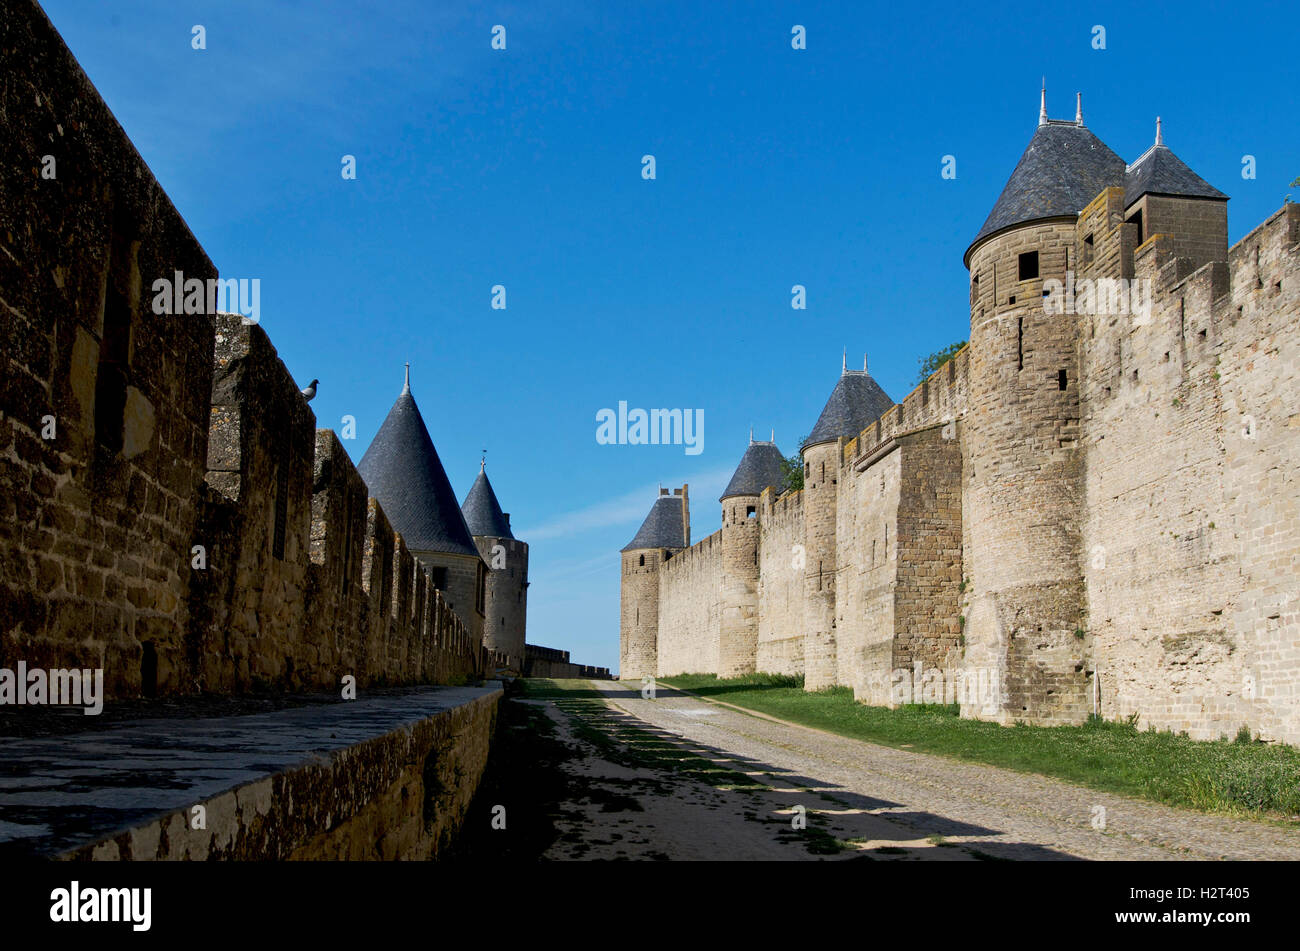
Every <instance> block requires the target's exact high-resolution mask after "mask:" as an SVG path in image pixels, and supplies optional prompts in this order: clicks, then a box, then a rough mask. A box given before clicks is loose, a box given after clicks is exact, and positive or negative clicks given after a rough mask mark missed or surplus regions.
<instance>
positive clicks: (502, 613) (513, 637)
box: [461, 462, 528, 672]
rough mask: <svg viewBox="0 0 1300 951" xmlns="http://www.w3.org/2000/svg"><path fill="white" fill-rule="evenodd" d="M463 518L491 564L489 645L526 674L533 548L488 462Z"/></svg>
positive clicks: (486, 618)
mask: <svg viewBox="0 0 1300 951" xmlns="http://www.w3.org/2000/svg"><path fill="white" fill-rule="evenodd" d="M461 514H463V515H464V516H465V523H466V524H467V525H468V526H469V530H470V533H471V534H472V535H473V536H474V544H475V545H477V546H478V551H479V554H480V555H481V556H482V557H483V560H484V561H485V562H487V566H488V573H487V587H486V592H485V595H484V600H483V644H484V646H485V647H487V648H488V649H489V650H494V651H500V652H501V653H503V654H505V655H506V657H507V658H508V660H507V663H508V664H509V666H510V667H511V668H512V669H514V670H517V671H521V672H522V671H523V669H524V640H525V638H526V633H525V628H526V622H527V614H528V545H527V544H526V543H524V542H521V541H520V540H519V539H517V538H515V536H514V534H513V533H512V532H511V531H510V516H509V514H507V513H505V512H502V511H501V504H500V503H499V502H498V501H497V496H496V493H495V492H494V491H493V490H492V483H491V482H489V481H488V477H487V466H486V463H482V462H481V463H479V471H478V478H477V479H475V480H474V485H473V487H471V488H470V490H469V494H468V495H467V496H465V501H464V503H463V504H462V505H461Z"/></svg>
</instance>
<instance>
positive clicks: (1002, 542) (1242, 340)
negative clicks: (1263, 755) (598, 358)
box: [622, 188, 1300, 743]
mask: <svg viewBox="0 0 1300 951" xmlns="http://www.w3.org/2000/svg"><path fill="white" fill-rule="evenodd" d="M1134 208H1138V209H1139V210H1140V211H1141V213H1142V216H1144V218H1145V221H1146V225H1147V227H1146V230H1145V234H1146V237H1145V240H1141V241H1140V240H1139V239H1140V238H1141V237H1142V236H1143V233H1144V232H1143V230H1142V229H1143V225H1142V224H1141V223H1140V220H1139V221H1135V219H1134V217H1133V209H1134ZM1127 211H1128V214H1129V217H1128V218H1127V219H1126V218H1125V213H1126V209H1125V207H1124V189H1122V188H1106V189H1104V190H1103V191H1102V192H1101V193H1100V194H1099V195H1097V197H1096V199H1095V200H1094V201H1092V202H1091V203H1090V204H1089V205H1088V206H1087V207H1086V208H1084V209H1083V211H1082V212H1081V213H1079V215H1078V216H1077V219H1067V220H1058V221H1051V222H1047V223H1034V224H1032V225H1028V226H1023V227H1019V228H1015V229H1012V230H1010V231H1009V232H1007V233H1005V234H995V235H993V236H992V237H991V238H990V239H989V240H988V241H986V242H985V243H983V244H980V245H979V246H978V247H977V249H976V251H975V252H974V253H973V255H972V259H971V262H970V263H971V301H970V309H971V342H970V344H969V345H968V346H967V347H965V348H963V349H962V350H961V351H960V352H959V353H958V354H957V355H956V356H955V357H954V358H953V359H952V360H950V361H949V362H948V363H946V364H944V365H943V366H942V367H940V368H939V369H938V370H937V371H935V372H934V373H933V374H931V375H930V376H929V378H928V379H926V380H925V381H923V382H922V383H921V384H920V385H919V386H918V387H916V388H915V389H914V390H913V391H912V392H911V393H909V394H908V395H907V396H906V397H905V398H904V399H903V400H902V402H901V403H898V404H896V405H895V406H893V407H892V408H890V409H889V410H888V411H887V412H885V413H884V414H883V415H882V416H881V417H880V418H879V419H878V420H877V421H876V422H874V423H873V424H871V425H870V426H869V427H867V428H866V429H865V430H863V431H862V432H861V433H859V434H858V435H857V436H856V437H855V438H841V439H839V440H838V441H837V442H835V443H828V444H823V445H820V446H816V447H809V450H808V451H807V452H805V454H804V462H805V488H804V489H803V490H799V491H795V492H789V493H785V494H783V495H782V494H778V493H777V492H776V491H775V490H773V489H771V488H769V489H767V490H766V491H765V492H764V493H763V494H762V496H761V497H759V499H758V504H757V506H756V509H757V511H756V516H757V519H758V551H757V562H758V581H757V599H756V600H757V611H756V617H754V618H753V620H752V623H751V624H750V625H749V627H748V636H749V637H750V638H751V639H752V644H753V651H752V655H753V657H754V662H753V664H752V666H751V667H750V668H749V671H759V672H770V673H787V674H803V675H804V677H805V684H806V686H807V688H808V689H816V688H818V687H823V686H829V685H843V686H849V687H852V688H853V689H854V692H855V695H856V696H857V698H858V699H859V700H862V701H864V702H868V703H873V704H882V705H893V704H894V703H895V702H896V700H897V692H896V690H895V689H894V688H896V687H897V685H898V682H899V679H900V678H899V677H898V674H897V672H898V671H900V670H905V671H909V676H908V678H907V680H908V686H909V687H910V686H911V681H912V678H911V676H910V672H911V671H914V670H917V669H918V668H917V665H918V664H919V665H920V666H919V670H920V671H921V672H922V676H921V677H920V678H917V686H919V687H921V688H922V689H921V691H920V692H918V694H917V695H916V696H915V698H914V699H915V700H916V701H917V702H920V701H921V700H922V699H924V700H927V701H930V700H933V701H938V702H960V703H962V710H963V715H965V716H974V717H981V718H986V719H992V720H997V721H999V722H1004V723H1010V722H1014V721H1017V720H1024V721H1026V722H1034V723H1042V724H1053V723H1077V722H1080V721H1081V720H1082V719H1084V718H1085V717H1086V716H1087V715H1089V714H1091V713H1093V712H1096V713H1100V714H1101V715H1102V716H1105V717H1107V718H1117V717H1128V716H1132V715H1136V716H1137V717H1138V720H1139V722H1140V724H1141V725H1143V726H1154V727H1156V728H1158V729H1171V730H1176V731H1184V730H1185V731H1187V732H1188V733H1189V734H1190V735H1191V736H1193V737H1196V738H1202V739H1206V738H1215V737H1218V736H1220V735H1223V734H1227V735H1233V734H1234V733H1235V732H1236V731H1237V730H1238V729H1239V728H1240V727H1241V726H1243V725H1246V726H1249V727H1250V729H1251V730H1252V731H1253V732H1254V733H1256V734H1258V735H1260V736H1262V737H1263V738H1265V739H1270V740H1280V741H1284V742H1290V743H1300V584H1298V583H1297V582H1298V580H1300V467H1297V463H1296V460H1297V459H1300V409H1297V407H1300V330H1298V329H1297V327H1298V326H1300V323H1298V318H1300V260H1298V256H1300V206H1298V205H1290V204H1288V205H1286V206H1284V207H1283V208H1282V209H1281V210H1280V211H1278V212H1277V213H1276V214H1274V215H1272V216H1271V217H1270V218H1269V219H1268V220H1267V221H1265V222H1264V223H1262V224H1261V225H1260V226H1259V227H1257V228H1256V229H1255V230H1254V231H1252V232H1251V233H1250V234H1248V235H1247V236H1246V237H1244V238H1242V239H1241V240H1240V241H1239V242H1237V244H1236V245H1234V246H1233V247H1232V248H1230V249H1229V248H1228V246H1227V241H1226V216H1225V215H1224V213H1223V205H1222V204H1220V203H1207V202H1204V201H1195V200H1183V199H1175V198H1169V197H1165V196H1160V195H1148V196H1146V197H1144V198H1143V199H1142V200H1141V202H1140V203H1139V204H1137V205H1134V206H1131V207H1130V208H1128V209H1127ZM1153 228H1163V229H1166V230H1165V231H1159V232H1155V233H1152V229H1153ZM1031 249H1032V250H1034V251H1037V252H1038V264H1039V273H1038V275H1037V276H1036V277H1034V278H1032V279H1027V280H1019V277H1020V275H1018V274H1017V273H1016V272H1015V269H1016V266H1017V265H1016V262H1017V260H1018V258H1019V255H1021V254H1023V253H1025V252H1026V251H1027V250H1031ZM1067 272H1072V273H1073V274H1074V276H1075V278H1076V280H1078V279H1084V278H1089V277H1092V278H1112V279H1113V278H1123V279H1126V280H1127V279H1134V278H1136V279H1139V280H1147V281H1150V287H1151V289H1152V297H1153V308H1152V311H1151V313H1150V317H1149V319H1140V318H1139V317H1138V316H1137V315H1134V314H1109V315H1108V314H1095V315H1094V314H1086V313H1085V314H1079V315H1072V314H1060V315H1057V314H1050V313H1047V312H1046V310H1045V308H1044V307H1043V306H1042V303H1041V302H1042V300H1043V295H1044V291H1045V286H1044V281H1045V280H1047V279H1049V278H1057V279H1061V280H1065V279H1066V276H1067ZM730 501H731V500H728V502H730ZM728 502H724V503H723V506H722V509H723V529H722V531H721V532H720V533H715V534H714V535H712V536H710V538H709V539H707V540H706V542H710V541H711V540H712V539H719V543H718V544H706V543H700V544H699V545H696V546H694V547H693V548H691V549H687V550H676V551H674V550H671V549H663V550H657V551H648V552H640V551H632V552H625V553H624V554H623V564H624V586H625V602H626V594H627V591H628V590H630V588H631V587H632V586H636V590H637V591H638V592H639V596H640V597H641V599H642V600H643V601H644V600H648V601H650V602H652V605H651V607H650V609H649V610H648V611H646V612H645V614H644V616H646V617H649V618H651V622H650V624H649V626H647V625H646V624H642V629H641V631H640V640H639V642H638V643H639V644H640V645H641V646H640V648H639V652H640V653H639V658H640V660H641V661H642V663H643V667H642V668H641V669H639V670H638V671H637V672H636V673H635V676H637V677H640V676H646V675H649V674H658V675H660V676H667V675H670V674H674V673H681V672H693V673H718V674H719V675H720V676H727V675H729V674H733V673H735V671H734V670H732V669H730V668H729V667H728V666H727V665H726V664H723V663H722V662H721V659H720V652H719V650H718V646H717V645H718V641H719V617H720V616H725V615H726V613H727V611H728V610H729V607H728V603H727V595H726V594H725V592H727V591H729V590H732V588H733V587H735V586H734V583H733V579H731V578H729V572H731V571H734V570H735V569H734V568H731V567H729V565H731V564H732V563H731V562H727V561H726V560H725V559H724V558H723V552H724V549H725V548H726V546H725V545H724V544H722V542H723V541H724V540H725V536H726V535H727V532H728V525H729V515H728V508H727V505H728ZM643 556H648V557H647V566H648V567H644V568H638V569H637V570H638V571H639V572H641V573H642V574H640V575H637V576H635V577H634V576H633V575H632V574H631V573H630V571H629V565H634V564H637V563H638V559H640V558H641V557H643ZM719 599H721V600H719ZM828 608H829V612H830V613H829V614H828V613H827V610H828ZM738 616H740V617H743V616H744V615H743V613H742V614H741V615H738ZM624 623H625V630H626V623H627V617H626V616H625V618H624ZM656 623H657V629H656V628H655V627H654V625H655V624H656ZM628 666H629V664H628V659H627V658H624V668H625V671H626V670H627V669H628ZM740 672H742V673H743V672H746V671H743V670H742V671H740ZM622 676H629V674H628V673H627V672H623V673H622ZM954 687H955V688H956V690H955V692H954ZM985 688H987V691H986V689H985ZM931 689H933V692H930V691H931ZM945 690H946V691H947V692H946V693H945ZM962 691H969V692H967V693H962ZM905 702H906V701H905Z"/></svg>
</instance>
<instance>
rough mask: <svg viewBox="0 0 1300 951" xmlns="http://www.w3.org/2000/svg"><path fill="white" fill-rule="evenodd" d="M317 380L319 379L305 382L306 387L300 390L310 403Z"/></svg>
mask: <svg viewBox="0 0 1300 951" xmlns="http://www.w3.org/2000/svg"><path fill="white" fill-rule="evenodd" d="M319 382H320V380H312V381H311V383H309V384H307V389H305V390H302V391H301V392H302V395H303V396H304V397H305V398H306V400H307V402H308V403H310V402H311V401H312V399H314V398H315V396H316V384H317V383H319Z"/></svg>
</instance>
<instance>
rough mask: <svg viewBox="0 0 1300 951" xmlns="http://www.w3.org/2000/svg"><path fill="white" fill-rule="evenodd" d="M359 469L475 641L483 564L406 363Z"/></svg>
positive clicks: (479, 626) (478, 638) (480, 630)
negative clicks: (396, 393)
mask: <svg viewBox="0 0 1300 951" xmlns="http://www.w3.org/2000/svg"><path fill="white" fill-rule="evenodd" d="M357 471H358V472H359V473H360V474H361V477H362V478H363V479H364V480H365V482H366V485H367V486H368V487H369V488H370V494H371V495H372V496H373V497H374V498H376V499H378V500H379V504H380V505H382V506H383V508H384V512H385V513H387V515H388V519H389V521H390V522H391V523H392V525H393V528H394V530H395V531H397V532H398V534H400V535H401V536H402V538H403V540H404V541H405V542H406V547H407V548H408V549H410V551H411V554H413V555H415V556H416V557H417V558H418V559H419V560H420V561H421V562H422V563H423V564H424V565H425V567H427V568H428V569H429V573H430V575H431V577H432V579H433V583H434V585H435V586H436V587H437V588H438V590H439V591H441V592H442V596H443V598H444V599H446V601H447V604H448V606H449V607H450V608H451V609H452V610H453V611H455V612H456V616H457V617H459V618H460V620H461V622H462V623H463V624H464V625H465V628H466V630H468V631H469V632H470V633H471V635H472V636H473V637H474V638H475V642H476V643H478V642H480V641H481V640H482V638H483V610H484V599H485V595H486V580H487V566H486V565H485V564H484V563H483V559H482V558H481V557H480V555H479V550H478V546H477V545H476V544H475V542H474V537H473V535H472V534H471V533H470V529H469V526H468V525H467V524H466V522H465V517H464V516H463V515H462V514H461V509H460V506H459V505H458V504H457V503H456V494H455V492H453V491H452V488H451V482H450V481H449V480H448V479H447V473H446V471H445V470H444V469H443V467H442V461H441V460H440V459H439V458H438V451H437V450H436V449H435V448H434V446H433V440H432V439H430V438H429V430H428V428H427V427H426V426H425V425H424V417H423V416H422V415H421V414H420V409H419V407H418V406H417V405H416V403H415V397H414V396H413V395H412V394H411V371H410V366H409V365H408V366H407V370H406V383H405V385H404V386H403V387H402V392H401V394H400V395H399V396H398V397H397V402H395V403H394V404H393V408H392V409H390V410H389V411H388V416H387V417H386V418H385V419H384V422H383V425H382V426H380V427H379V432H377V433H376V434H375V438H374V440H373V441H372V442H371V443H370V446H369V448H368V449H366V453H365V455H364V456H362V457H361V462H360V463H359V464H358V465H357Z"/></svg>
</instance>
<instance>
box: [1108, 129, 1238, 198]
mask: <svg viewBox="0 0 1300 951" xmlns="http://www.w3.org/2000/svg"><path fill="white" fill-rule="evenodd" d="M1143 195H1164V196H1167V197H1170V198H1209V199H1212V200H1214V201H1227V200H1228V196H1227V195H1225V194H1224V193H1223V192H1221V191H1219V190H1218V189H1217V188H1215V187H1214V186H1213V185H1211V184H1210V183H1209V182H1207V181H1206V180H1205V179H1203V178H1201V176H1199V175H1197V174H1196V173H1195V172H1193V171H1192V170H1191V169H1190V168H1189V167H1188V166H1187V163H1185V162H1184V161H1183V160H1182V159H1180V158H1179V157H1178V156H1177V155H1175V154H1174V153H1173V152H1172V151H1171V150H1170V148H1169V146H1167V145H1165V137H1164V134H1163V132H1162V130H1161V128H1160V117H1159V116H1157V117H1156V141H1155V144H1154V145H1152V146H1151V148H1149V149H1147V150H1146V151H1145V152H1143V153H1142V155H1141V156H1140V157H1139V158H1138V160H1137V161H1136V162H1134V163H1133V164H1132V165H1130V166H1129V167H1128V168H1127V169H1126V170H1125V174H1124V207H1125V208H1127V207H1129V206H1130V205H1132V204H1133V203H1134V202H1135V201H1137V200H1138V199H1139V198H1141V197H1142V196H1143Z"/></svg>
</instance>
